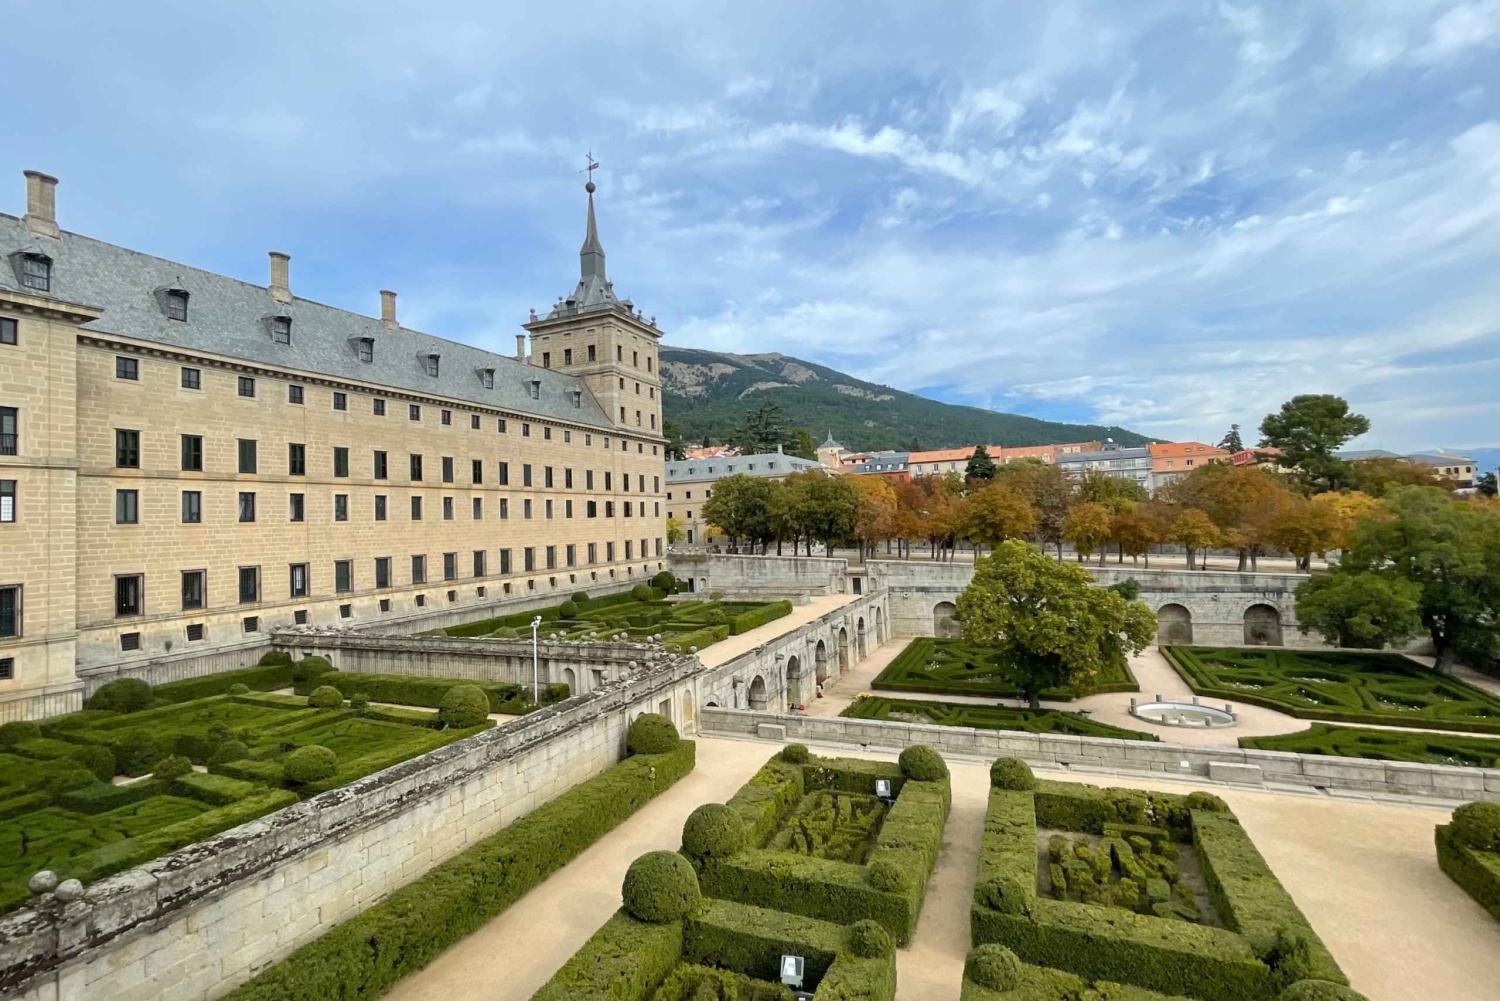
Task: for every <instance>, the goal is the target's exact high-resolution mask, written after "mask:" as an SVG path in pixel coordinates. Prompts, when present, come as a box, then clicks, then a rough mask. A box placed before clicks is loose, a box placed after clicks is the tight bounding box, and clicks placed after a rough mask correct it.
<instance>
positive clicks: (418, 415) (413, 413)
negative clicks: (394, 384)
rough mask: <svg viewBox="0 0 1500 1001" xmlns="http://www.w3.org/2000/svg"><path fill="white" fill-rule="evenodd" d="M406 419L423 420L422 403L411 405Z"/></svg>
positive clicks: (407, 409)
mask: <svg viewBox="0 0 1500 1001" xmlns="http://www.w3.org/2000/svg"><path fill="white" fill-rule="evenodd" d="M406 417H407V419H408V420H413V421H420V420H421V419H422V405H421V404H420V403H413V404H411V405H409V406H408V407H407V408H406Z"/></svg>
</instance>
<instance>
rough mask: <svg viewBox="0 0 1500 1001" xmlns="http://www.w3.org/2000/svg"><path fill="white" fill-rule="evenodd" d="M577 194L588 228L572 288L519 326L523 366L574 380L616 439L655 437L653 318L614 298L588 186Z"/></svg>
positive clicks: (657, 334)
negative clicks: (524, 343)
mask: <svg viewBox="0 0 1500 1001" xmlns="http://www.w3.org/2000/svg"><path fill="white" fill-rule="evenodd" d="M589 162H590V164H591V169H592V166H596V165H595V164H593V161H592V160H590V161H589ZM583 189H584V191H585V192H587V193H588V222H587V225H586V227H585V230H584V236H583V246H582V247H581V248H580V249H579V251H578V273H579V276H578V285H577V286H576V287H575V288H574V289H573V292H572V294H571V295H569V296H568V297H567V298H562V297H559V298H558V300H557V302H556V303H555V304H554V305H553V307H552V309H551V311H550V312H549V313H547V315H546V316H542V317H539V316H537V314H536V311H535V310H533V311H532V314H531V319H530V321H529V322H527V323H525V324H523V326H524V328H525V329H526V331H527V332H528V333H530V334H531V356H530V361H531V364H533V365H538V366H541V367H543V368H553V369H557V370H558V371H560V372H566V373H567V374H569V375H575V376H577V377H578V378H580V379H582V380H583V381H584V383H585V384H586V385H587V386H588V387H589V390H590V392H592V393H593V394H594V397H595V399H597V400H598V401H599V404H600V406H602V407H603V408H604V411H605V413H607V414H608V415H609V417H610V420H611V421H612V422H613V423H614V425H615V427H617V428H618V429H619V430H620V431H621V432H624V433H628V434H630V435H633V436H634V435H640V436H642V437H646V438H660V437H661V436H662V433H661V365H660V361H659V359H658V357H657V345H658V344H659V342H660V341H661V334H662V332H661V331H660V330H658V329H657V327H656V317H654V316H653V317H651V318H650V319H649V320H648V319H647V318H646V317H645V316H644V315H643V314H642V313H641V312H640V311H639V310H637V309H636V308H635V304H634V303H633V302H631V301H630V300H629V299H621V298H619V297H618V296H616V295H615V289H614V283H613V282H611V281H610V280H609V278H608V276H607V274H606V272H605V263H604V246H603V244H601V243H600V242H599V227H598V224H597V223H596V222H595V219H594V191H595V190H596V189H595V187H594V182H593V181H592V180H590V181H589V182H588V183H587V184H585V185H584V186H583Z"/></svg>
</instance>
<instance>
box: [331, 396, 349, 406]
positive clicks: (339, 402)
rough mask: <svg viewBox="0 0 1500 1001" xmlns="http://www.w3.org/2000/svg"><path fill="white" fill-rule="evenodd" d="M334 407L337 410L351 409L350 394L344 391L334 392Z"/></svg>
mask: <svg viewBox="0 0 1500 1001" xmlns="http://www.w3.org/2000/svg"><path fill="white" fill-rule="evenodd" d="M333 409H335V410H348V409H349V397H348V395H347V394H344V393H334V394H333Z"/></svg>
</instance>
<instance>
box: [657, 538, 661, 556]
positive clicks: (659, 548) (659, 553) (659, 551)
mask: <svg viewBox="0 0 1500 1001" xmlns="http://www.w3.org/2000/svg"><path fill="white" fill-rule="evenodd" d="M656 555H657V556H660V555H661V536H659V535H658V536H657V537H656Z"/></svg>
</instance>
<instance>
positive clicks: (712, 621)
mask: <svg viewBox="0 0 1500 1001" xmlns="http://www.w3.org/2000/svg"><path fill="white" fill-rule="evenodd" d="M703 621H704V622H707V623H708V624H709V625H711V626H722V625H723V624H724V623H726V622H728V621H729V616H728V615H726V614H724V609H722V608H713V609H710V610H709V613H708V614H707V615H705V616H704V617H703Z"/></svg>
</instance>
